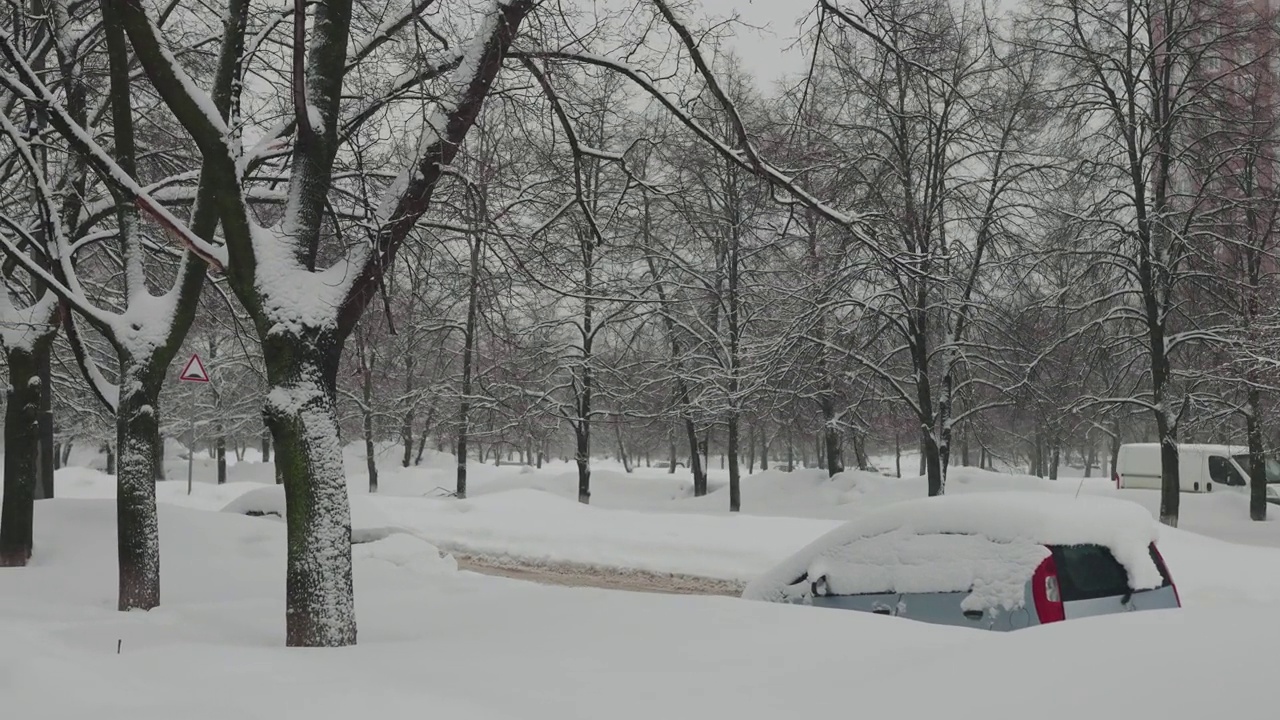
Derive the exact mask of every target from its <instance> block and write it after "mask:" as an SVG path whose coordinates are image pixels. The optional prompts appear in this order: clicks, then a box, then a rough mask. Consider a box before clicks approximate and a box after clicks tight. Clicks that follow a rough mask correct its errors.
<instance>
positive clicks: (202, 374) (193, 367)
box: [178, 353, 209, 495]
mask: <svg viewBox="0 0 1280 720" xmlns="http://www.w3.org/2000/svg"><path fill="white" fill-rule="evenodd" d="M178 380H179V381H181V382H192V383H208V382H209V373H208V371H206V370H205V369H204V363H202V362H200V356H199V355H198V354H196V353H192V354H191V359H190V360H188V361H187V364H186V366H185V367H183V368H182V374H181V375H179V376H178ZM195 465H196V390H195V388H192V389H191V441H190V442H189V443H187V494H188V495H190V494H191V488H192V478H193V476H194V475H195Z"/></svg>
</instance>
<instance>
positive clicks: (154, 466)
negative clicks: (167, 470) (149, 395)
mask: <svg viewBox="0 0 1280 720" xmlns="http://www.w3.org/2000/svg"><path fill="white" fill-rule="evenodd" d="M158 403H159V399H158V398H157V404H156V405H154V406H153V409H154V413H155V416H156V421H155V432H154V433H153V434H152V435H151V444H152V445H153V446H154V449H153V450H152V451H151V479H152V481H153V482H164V455H165V452H164V436H163V435H161V434H160V405H159V404H158ZM122 452H123V451H122Z"/></svg>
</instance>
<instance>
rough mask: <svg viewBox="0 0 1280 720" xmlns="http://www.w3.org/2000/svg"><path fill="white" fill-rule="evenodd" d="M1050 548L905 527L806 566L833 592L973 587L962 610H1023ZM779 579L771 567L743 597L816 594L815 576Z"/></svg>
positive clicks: (829, 552) (829, 551)
mask: <svg viewBox="0 0 1280 720" xmlns="http://www.w3.org/2000/svg"><path fill="white" fill-rule="evenodd" d="M1048 554H1049V551H1048V549H1046V548H1045V547H1044V546H1043V545H1038V544H1036V543H1033V542H1025V541H1017V542H997V541H994V540H990V539H988V538H985V537H982V536H981V535H941V534H928V535H919V534H916V533H915V532H914V531H912V530H909V529H898V530H891V531H889V532H887V533H883V534H880V535H874V536H871V537H868V538H862V539H860V540H857V541H854V542H851V543H848V544H843V545H835V546H832V547H828V548H825V549H824V550H822V551H819V552H818V553H817V554H816V555H812V556H808V558H807V562H806V563H805V564H806V567H805V571H804V572H805V574H806V576H807V578H808V579H809V580H811V581H812V580H814V579H817V578H825V580H826V584H827V587H828V588H829V590H830V592H831V593H832V594H834V595H860V594H865V593H886V592H898V593H928V592H967V593H969V595H968V596H966V597H965V599H964V600H962V601H961V603H960V605H961V608H962V609H965V610H1016V609H1018V608H1020V607H1022V604H1023V599H1024V594H1025V593H1024V589H1025V586H1026V582H1027V579H1028V578H1030V577H1031V574H1032V573H1033V572H1035V569H1036V566H1037V565H1038V564H1039V563H1040V562H1041V561H1042V560H1043V559H1044V558H1045V557H1046V556H1047V555H1048ZM784 566H785V567H787V568H790V567H792V563H791V562H789V561H788V562H785V563H784ZM795 579H796V578H795V576H792V577H791V581H794V580H795ZM775 580H781V577H779V576H778V575H776V574H775V573H773V572H770V573H767V574H766V575H764V576H763V577H762V578H760V579H757V580H756V581H755V582H753V583H752V584H750V585H748V586H747V589H746V591H745V592H744V597H746V598H748V599H753V600H769V601H781V600H784V599H790V598H793V597H808V596H809V595H810V588H811V584H810V583H809V582H804V583H801V585H800V587H798V588H795V589H796V590H799V591H800V592H798V593H796V592H795V591H794V590H793V589H792V587H791V586H787V585H780V584H779V583H778V582H775ZM783 582H787V581H783Z"/></svg>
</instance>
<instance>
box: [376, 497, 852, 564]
mask: <svg viewBox="0 0 1280 720" xmlns="http://www.w3.org/2000/svg"><path fill="white" fill-rule="evenodd" d="M357 499H359V500H364V501H367V502H368V503H370V504H372V505H373V506H375V507H376V508H377V509H378V510H379V511H381V512H382V513H383V514H384V515H385V517H387V518H390V522H391V523H392V524H394V525H395V526H396V527H400V528H404V529H406V530H408V531H410V532H412V533H413V534H415V535H417V536H419V537H422V538H424V539H425V540H427V541H428V542H431V543H433V544H435V545H436V546H438V547H440V548H442V549H444V550H445V551H447V552H456V553H465V554H468V555H474V556H478V557H484V558H492V559H498V560H504V561H516V562H519V563H521V564H526V565H542V564H560V563H571V564H578V565H587V566H592V567H603V568H619V569H631V570H643V571H648V572H658V573H679V574H685V575H697V576H701V577H707V578H715V579H721V580H735V581H745V580H747V579H749V578H752V577H754V576H755V575H757V574H758V573H759V572H760V571H761V570H762V569H764V568H766V567H768V566H769V565H770V564H772V563H774V562H777V560H778V559H780V558H781V557H783V556H785V554H786V552H787V551H788V548H793V547H796V546H797V545H801V544H804V543H806V542H809V541H810V540H812V539H813V538H815V537H817V536H819V535H821V534H822V533H824V532H826V531H828V530H830V529H831V528H832V527H834V524H833V523H831V522H830V521H825V520H806V519H797V518H766V517H752V516H748V515H740V516H730V515H727V514H725V515H699V514H694V513H654V512H639V511H629V510H609V509H604V508H598V507H595V506H591V505H583V504H581V503H578V502H576V501H573V500H567V499H564V498H561V497H558V496H556V495H552V494H549V493H545V492H540V491H537V490H512V491H509V492H503V493H494V494H489V495H482V496H479V497H475V498H470V499H467V500H454V499H444V500H438V499H428V498H402V497H380V496H376V495H366V496H361V497H359V498H354V497H353V498H352V500H353V506H354V505H355V504H356V503H355V502H354V501H355V500H357Z"/></svg>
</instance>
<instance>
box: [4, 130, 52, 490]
mask: <svg viewBox="0 0 1280 720" xmlns="http://www.w3.org/2000/svg"><path fill="white" fill-rule="evenodd" d="M43 157H44V155H43V154H41V158H42V159H43ZM52 352H53V343H52V342H50V343H38V344H37V345H36V356H35V357H36V372H37V373H38V374H39V376H40V419H39V421H38V424H39V426H40V427H39V429H40V438H39V446H38V447H39V453H40V456H39V458H38V459H37V461H36V464H37V465H38V466H39V476H38V477H37V478H36V499H37V500H47V499H49V498H52V497H53V496H54V488H53V370H52V368H51V366H50V363H49V360H50V358H51V356H52ZM5 447H9V446H8V445H6V446H5Z"/></svg>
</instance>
